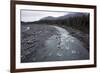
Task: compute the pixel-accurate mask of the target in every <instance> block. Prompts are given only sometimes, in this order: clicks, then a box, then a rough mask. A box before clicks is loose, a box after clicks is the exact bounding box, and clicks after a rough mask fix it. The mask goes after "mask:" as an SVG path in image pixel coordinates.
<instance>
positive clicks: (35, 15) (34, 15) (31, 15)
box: [21, 10, 68, 22]
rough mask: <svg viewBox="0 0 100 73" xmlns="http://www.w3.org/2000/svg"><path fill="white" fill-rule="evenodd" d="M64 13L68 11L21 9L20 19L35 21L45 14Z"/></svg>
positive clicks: (58, 14) (59, 14) (55, 14)
mask: <svg viewBox="0 0 100 73" xmlns="http://www.w3.org/2000/svg"><path fill="white" fill-rule="evenodd" d="M66 14H68V12H54V11H52V12H51V11H32V10H21V21H24V22H29V21H37V20H40V19H41V18H43V17H47V16H53V17H59V16H63V15H66Z"/></svg>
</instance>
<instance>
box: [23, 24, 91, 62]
mask: <svg viewBox="0 0 100 73" xmlns="http://www.w3.org/2000/svg"><path fill="white" fill-rule="evenodd" d="M67 29H68V30H67ZM67 29H66V30H65V29H64V28H61V27H59V26H53V25H46V24H42V25H39V24H28V25H22V26H21V62H23V63H25V62H44V61H64V60H85V59H89V51H88V50H87V47H86V46H84V41H83V39H82V41H81V40H80V39H78V37H79V36H78V35H76V33H78V32H75V31H73V30H71V29H70V28H67ZM72 31H73V33H72ZM81 37H82V36H81Z"/></svg>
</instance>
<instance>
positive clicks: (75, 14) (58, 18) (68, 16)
mask: <svg viewBox="0 0 100 73" xmlns="http://www.w3.org/2000/svg"><path fill="white" fill-rule="evenodd" d="M84 15H85V16H86V15H87V14H85V13H69V14H66V15H64V16H59V17H53V16H47V17H44V18H41V19H40V20H39V21H44V20H64V19H68V18H72V17H82V16H84Z"/></svg>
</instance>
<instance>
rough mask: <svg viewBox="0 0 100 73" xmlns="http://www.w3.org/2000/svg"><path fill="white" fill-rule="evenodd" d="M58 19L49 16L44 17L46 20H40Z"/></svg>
mask: <svg viewBox="0 0 100 73" xmlns="http://www.w3.org/2000/svg"><path fill="white" fill-rule="evenodd" d="M55 19H56V18H55V17H53V16H47V17H44V18H42V19H40V20H55Z"/></svg>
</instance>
